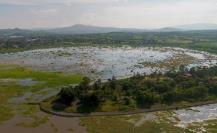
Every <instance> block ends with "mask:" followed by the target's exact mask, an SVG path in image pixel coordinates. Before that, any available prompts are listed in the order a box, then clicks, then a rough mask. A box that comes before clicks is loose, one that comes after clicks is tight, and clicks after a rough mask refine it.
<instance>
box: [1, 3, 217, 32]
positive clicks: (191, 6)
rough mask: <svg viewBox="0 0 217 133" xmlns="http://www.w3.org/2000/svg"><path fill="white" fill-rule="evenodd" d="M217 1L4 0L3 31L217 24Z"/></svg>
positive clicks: (2, 6)
mask: <svg viewBox="0 0 217 133" xmlns="http://www.w3.org/2000/svg"><path fill="white" fill-rule="evenodd" d="M216 7H217V0H0V28H45V27H46V28H53V27H64V26H70V25H74V24H85V25H95V26H109V27H122V28H146V29H153V28H161V27H168V26H175V25H186V24H194V23H212V24H213V23H216V24H217V8H216Z"/></svg>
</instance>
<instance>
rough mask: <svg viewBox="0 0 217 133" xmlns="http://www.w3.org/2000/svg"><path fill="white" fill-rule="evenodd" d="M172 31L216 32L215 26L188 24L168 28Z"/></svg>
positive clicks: (216, 26)
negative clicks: (172, 29)
mask: <svg viewBox="0 0 217 133" xmlns="http://www.w3.org/2000/svg"><path fill="white" fill-rule="evenodd" d="M170 28H174V29H179V30H182V31H190V30H217V24H203V23H200V24H188V25H181V26H174V27H170Z"/></svg>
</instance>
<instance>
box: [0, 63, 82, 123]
mask: <svg viewBox="0 0 217 133" xmlns="http://www.w3.org/2000/svg"><path fill="white" fill-rule="evenodd" d="M22 79H32V80H33V81H37V82H36V84H34V85H32V86H25V85H21V84H18V83H17V81H19V80H22ZM81 79H82V76H81V75H79V74H75V75H72V74H70V75H65V74H63V73H59V72H39V71H33V70H31V69H29V68H24V67H20V66H15V65H0V122H3V121H5V120H8V119H10V118H12V117H13V116H14V115H16V114H17V113H19V110H22V109H25V110H26V112H29V113H30V112H31V110H33V108H31V107H30V108H29V106H25V105H13V104H12V103H10V102H9V100H10V99H11V98H14V97H21V96H22V95H23V94H24V93H26V92H34V93H37V92H39V91H40V90H43V89H46V88H53V89H58V87H60V86H63V85H68V84H77V83H79V82H80V81H81ZM20 106H23V108H20ZM29 109H30V110H29ZM27 114H28V113H27Z"/></svg>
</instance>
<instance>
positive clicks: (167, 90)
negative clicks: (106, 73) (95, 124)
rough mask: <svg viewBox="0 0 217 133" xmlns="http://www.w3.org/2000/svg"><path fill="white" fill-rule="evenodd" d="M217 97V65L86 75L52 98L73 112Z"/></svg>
mask: <svg viewBox="0 0 217 133" xmlns="http://www.w3.org/2000/svg"><path fill="white" fill-rule="evenodd" d="M216 98H217V66H213V67H210V68H208V67H196V68H191V69H187V68H185V67H184V66H180V67H179V70H178V71H175V70H173V71H169V72H167V73H165V74H161V73H153V74H151V75H139V74H136V75H134V76H133V77H131V78H127V79H121V80H116V79H115V77H113V78H112V79H109V80H108V82H105V83H102V81H101V80H97V81H96V82H95V83H91V80H90V79H89V78H87V77H85V78H84V79H83V81H82V82H81V83H80V84H79V85H77V86H74V87H73V86H68V87H63V88H62V89H61V91H60V92H59V94H58V95H57V96H56V98H54V99H53V102H52V105H53V106H52V107H53V109H56V110H58V109H64V110H65V109H66V110H68V111H72V112H94V111H102V112H103V111H105V112H106V111H130V110H135V109H145V108H151V107H152V106H154V105H172V104H177V103H181V102H189V103H193V102H198V101H207V100H215V99H216Z"/></svg>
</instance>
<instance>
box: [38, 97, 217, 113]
mask: <svg viewBox="0 0 217 133" xmlns="http://www.w3.org/2000/svg"><path fill="white" fill-rule="evenodd" d="M214 103H217V100H212V101H204V102H197V103H191V104H189V105H185V106H183V105H176V106H170V107H159V108H153V109H139V110H135V111H130V112H121V111H120V112H93V113H89V114H83V113H66V112H55V111H53V110H49V109H46V108H45V107H43V106H42V104H40V105H39V106H40V110H41V111H43V112H45V113H48V114H51V115H55V116H61V117H93V116H116V115H133V114H140V113H148V112H158V111H166V110H177V109H184V108H190V107H196V106H203V105H209V104H214Z"/></svg>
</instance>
